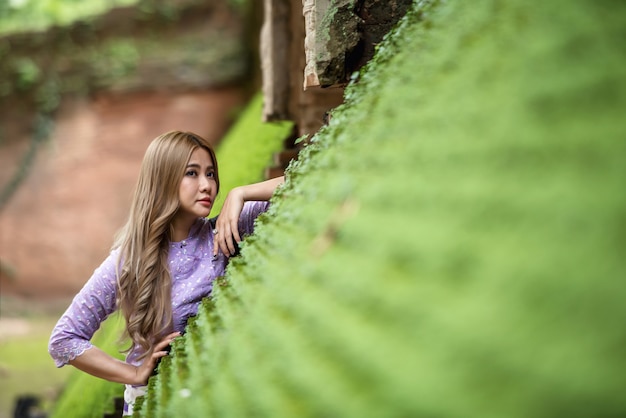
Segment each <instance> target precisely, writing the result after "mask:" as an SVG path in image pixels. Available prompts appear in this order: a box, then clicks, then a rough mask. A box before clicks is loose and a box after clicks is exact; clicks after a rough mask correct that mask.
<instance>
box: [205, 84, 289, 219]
mask: <svg viewBox="0 0 626 418" xmlns="http://www.w3.org/2000/svg"><path fill="white" fill-rule="evenodd" d="M262 107H263V95H261V94H260V93H258V94H256V96H254V97H253V98H252V100H250V102H249V103H248V105H247V106H246V108H245V110H244V111H243V112H242V114H241V115H239V118H238V119H237V122H236V123H235V125H234V126H233V127H232V128H231V129H230V130H229V131H228V133H227V134H226V135H225V136H224V138H223V139H222V140H221V141H220V145H219V147H218V148H217V150H216V154H217V155H216V156H217V161H218V163H219V174H220V193H219V195H218V196H217V199H216V200H215V204H214V205H213V210H212V212H211V216H216V215H217V214H218V213H219V212H220V210H221V209H222V205H223V204H224V199H225V198H226V194H227V193H228V192H229V191H230V190H231V189H232V188H234V187H237V186H242V185H244V184H250V183H254V182H257V181H260V180H262V179H263V175H264V169H265V168H267V167H269V166H270V165H272V154H273V153H275V152H278V151H280V150H282V149H283V144H284V142H285V140H286V139H288V138H289V137H290V136H291V134H292V130H293V123H292V122H272V123H263V122H262V120H261V115H262Z"/></svg>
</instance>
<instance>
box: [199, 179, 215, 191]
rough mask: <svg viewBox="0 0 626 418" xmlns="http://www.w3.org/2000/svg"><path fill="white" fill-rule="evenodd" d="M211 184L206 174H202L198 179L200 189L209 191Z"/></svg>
mask: <svg viewBox="0 0 626 418" xmlns="http://www.w3.org/2000/svg"><path fill="white" fill-rule="evenodd" d="M212 185H213V182H212V181H211V179H210V178H208V177H207V176H202V180H200V190H201V191H203V192H204V191H210V190H211V187H212Z"/></svg>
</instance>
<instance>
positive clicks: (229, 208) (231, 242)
mask: <svg viewBox="0 0 626 418" xmlns="http://www.w3.org/2000/svg"><path fill="white" fill-rule="evenodd" d="M243 204H244V193H243V190H242V189H241V188H240V187H236V188H234V189H232V190H231V191H230V192H229V193H228V195H227V196H226V200H225V201H224V205H223V206H222V211H221V212H220V215H219V216H218V218H217V222H216V224H215V230H214V231H213V234H214V235H213V255H214V256H216V255H217V252H218V251H219V250H221V251H222V253H224V255H225V256H226V257H230V256H231V255H234V254H235V252H236V251H237V248H236V246H235V243H239V242H241V236H239V215H240V214H241V211H242V209H243Z"/></svg>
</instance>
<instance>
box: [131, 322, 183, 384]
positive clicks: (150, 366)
mask: <svg viewBox="0 0 626 418" xmlns="http://www.w3.org/2000/svg"><path fill="white" fill-rule="evenodd" d="M176 337H180V332H173V333H171V334H168V335H166V336H165V337H163V339H162V340H161V341H159V342H158V343H157V344H156V345H155V346H154V348H153V349H152V353H150V354H149V355H148V356H147V357H146V358H145V359H144V361H143V363H141V365H140V366H137V368H136V382H137V383H135V384H137V385H146V384H147V383H148V379H149V378H150V376H151V375H152V372H153V371H154V369H155V367H156V366H157V364H158V362H159V359H161V358H162V357H165V356H167V355H168V353H169V350H167V347H168V346H169V345H170V344H171V343H172V342H173V341H174V339H175V338H176Z"/></svg>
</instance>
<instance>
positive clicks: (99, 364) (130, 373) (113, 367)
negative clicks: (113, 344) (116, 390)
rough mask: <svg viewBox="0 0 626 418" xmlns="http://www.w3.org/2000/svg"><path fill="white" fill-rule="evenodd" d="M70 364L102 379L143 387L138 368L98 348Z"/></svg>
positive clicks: (86, 351) (92, 349)
mask: <svg viewBox="0 0 626 418" xmlns="http://www.w3.org/2000/svg"><path fill="white" fill-rule="evenodd" d="M70 364H71V365H72V366H74V367H76V368H77V369H79V370H82V371H83V372H85V373H89V374H90V375H92V376H96V377H99V378H101V379H105V380H109V381H111V382H116V383H124V384H128V385H142V384H145V383H146V382H143V381H139V378H138V376H137V367H135V366H133V365H132V364H128V363H126V362H124V361H122V360H119V359H116V358H114V357H112V356H110V355H108V354H107V353H105V352H104V351H102V350H100V349H99V348H98V347H91V348H89V349H88V350H85V352H83V354H81V355H80V356H78V357H76V358H75V359H74V360H71V361H70Z"/></svg>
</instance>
